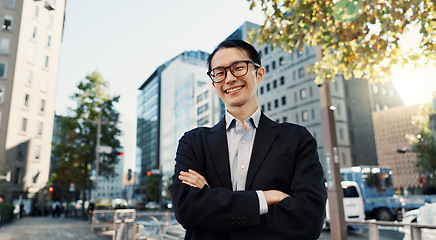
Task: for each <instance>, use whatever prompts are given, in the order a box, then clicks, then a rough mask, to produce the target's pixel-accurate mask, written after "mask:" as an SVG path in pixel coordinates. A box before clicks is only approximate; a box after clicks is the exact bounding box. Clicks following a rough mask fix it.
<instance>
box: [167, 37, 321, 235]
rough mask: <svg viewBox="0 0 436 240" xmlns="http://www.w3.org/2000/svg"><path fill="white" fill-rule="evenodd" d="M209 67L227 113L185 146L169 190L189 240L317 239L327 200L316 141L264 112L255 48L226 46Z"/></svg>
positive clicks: (184, 141) (260, 70) (226, 43)
mask: <svg viewBox="0 0 436 240" xmlns="http://www.w3.org/2000/svg"><path fill="white" fill-rule="evenodd" d="M208 64H209V71H208V75H209V76H210V78H211V79H212V84H213V86H214V87H215V89H216V92H217V94H218V96H219V97H220V98H221V99H222V100H223V101H224V103H225V104H226V109H227V112H226V116H225V117H224V118H223V119H222V120H221V121H220V122H219V123H218V124H217V125H215V126H214V127H212V128H205V127H201V128H196V129H194V130H191V131H189V132H186V133H185V134H184V136H183V137H182V138H181V139H180V141H179V146H178V149H177V154H176V166H175V174H174V176H173V184H172V185H171V186H170V191H171V196H172V200H173V207H174V212H175V215H176V218H177V220H178V221H179V222H180V223H181V224H182V226H183V227H184V228H185V229H186V236H185V239H201V240H213V239H220V240H223V239H238V240H239V239H250V240H253V239H266V240H269V239H274V240H275V239H317V238H318V237H319V235H320V232H321V228H322V224H323V220H324V215H325V201H326V197H327V194H326V188H325V185H324V175H323V169H322V166H321V164H320V162H319V158H318V154H317V144H316V141H315V139H314V138H313V137H312V135H311V134H310V133H309V132H308V131H307V130H306V128H304V127H302V126H299V125H295V124H291V123H281V124H278V123H276V122H274V121H272V120H271V119H269V118H268V117H266V116H265V115H264V114H263V113H262V112H261V111H260V110H259V107H258V103H257V96H256V91H257V85H258V84H259V83H260V82H262V80H263V76H264V74H265V69H264V68H263V67H261V60H260V55H259V53H258V52H257V51H256V50H255V49H254V47H253V46H251V45H250V44H248V43H246V42H244V41H242V40H228V41H224V42H222V43H221V44H220V45H219V46H218V47H217V48H216V49H215V50H214V52H213V53H212V54H211V55H210V57H209V58H208Z"/></svg>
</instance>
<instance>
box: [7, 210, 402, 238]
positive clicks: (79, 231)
mask: <svg viewBox="0 0 436 240" xmlns="http://www.w3.org/2000/svg"><path fill="white" fill-rule="evenodd" d="M159 219H160V218H159ZM138 220H139V221H137V222H138V223H140V222H142V223H144V222H146V221H144V220H145V219H138ZM172 220H173V219H172ZM158 221H159V220H158ZM155 226H156V225H155ZM148 227H152V224H150V225H149V226H147V224H146V225H143V226H142V227H139V228H138V229H139V230H141V229H142V230H143V231H142V233H143V234H146V233H147V232H148V233H150V231H147V230H152V229H153V227H152V229H147V228H148ZM155 230H156V228H155ZM151 232H153V231H151ZM405 232H406V233H407V232H408V231H407V230H406V231H404V230H403V228H398V227H381V228H380V240H398V239H403V238H404V239H410V238H407V237H406V238H405V236H407V234H405ZM111 233H112V231H107V232H104V231H103V232H101V231H97V232H92V231H91V225H90V224H89V223H88V222H87V221H86V220H82V219H79V218H64V217H62V216H61V217H59V218H52V217H51V216H47V217H31V216H28V217H24V218H22V219H16V220H15V221H14V222H12V223H8V224H5V225H2V226H1V227H0V239H2V240H12V239H13V240H28V239H32V240H43V239H44V240H45V239H62V240H69V239H85V240H86V239H97V240H105V239H111V238H112V236H111ZM156 233H157V232H156V231H154V233H153V234H152V235H154V236H148V237H149V239H159V237H158V236H157V235H156ZM162 234H163V235H171V234H172V235H173V236H172V238H171V239H183V237H182V235H183V229H181V227H180V225H178V224H177V223H174V222H173V221H171V224H170V227H169V228H162ZM175 235H177V238H174V236H175ZM164 239H166V238H165V237H164ZM319 239H320V240H330V239H331V237H330V232H329V231H322V233H321V236H320V238H319ZM348 239H350V240H363V239H366V240H367V239H369V235H368V228H362V229H361V230H360V231H352V230H350V231H348Z"/></svg>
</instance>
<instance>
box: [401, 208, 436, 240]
mask: <svg viewBox="0 0 436 240" xmlns="http://www.w3.org/2000/svg"><path fill="white" fill-rule="evenodd" d="M402 222H403V223H417V224H422V225H436V203H427V204H425V205H424V206H422V207H420V208H418V209H414V210H410V211H407V212H406V213H405V214H404V216H403V221H402ZM404 232H405V234H404V238H403V240H409V239H411V236H410V228H408V227H405V228H404ZM421 234H422V236H421V237H422V239H426V240H432V239H436V229H426V228H423V229H422V232H421Z"/></svg>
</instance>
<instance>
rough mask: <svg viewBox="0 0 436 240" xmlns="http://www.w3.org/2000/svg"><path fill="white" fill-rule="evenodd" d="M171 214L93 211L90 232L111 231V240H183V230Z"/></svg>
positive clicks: (127, 210)
mask: <svg viewBox="0 0 436 240" xmlns="http://www.w3.org/2000/svg"><path fill="white" fill-rule="evenodd" d="M173 217H174V213H173V212H140V213H138V212H136V210H135V209H118V210H94V211H93V215H92V222H91V230H92V231H93V232H94V231H96V229H103V230H110V231H112V239H113V240H121V239H125V240H127V239H129V240H130V239H156V240H163V239H183V236H184V231H185V230H184V229H183V228H182V227H181V226H180V224H178V223H177V221H175V220H171V219H172V218H173Z"/></svg>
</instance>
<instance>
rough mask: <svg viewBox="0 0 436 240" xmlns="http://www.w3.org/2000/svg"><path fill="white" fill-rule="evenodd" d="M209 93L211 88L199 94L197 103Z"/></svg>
mask: <svg viewBox="0 0 436 240" xmlns="http://www.w3.org/2000/svg"><path fill="white" fill-rule="evenodd" d="M208 95H209V90H207V91H206V92H204V93H202V94H200V95H198V96H197V103H199V102H201V101H203V100H206V99H207V97H208Z"/></svg>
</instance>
